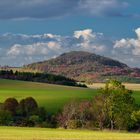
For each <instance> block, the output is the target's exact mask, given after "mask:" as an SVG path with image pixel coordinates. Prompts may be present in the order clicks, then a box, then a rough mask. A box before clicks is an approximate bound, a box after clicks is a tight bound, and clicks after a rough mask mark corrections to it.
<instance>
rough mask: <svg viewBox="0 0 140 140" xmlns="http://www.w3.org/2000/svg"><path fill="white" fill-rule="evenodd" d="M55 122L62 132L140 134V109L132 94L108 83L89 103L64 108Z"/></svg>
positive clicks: (119, 86) (73, 104)
mask: <svg viewBox="0 0 140 140" xmlns="http://www.w3.org/2000/svg"><path fill="white" fill-rule="evenodd" d="M58 120H59V121H58V122H59V125H60V126H61V127H64V128H74V129H77V128H87V129H100V130H103V129H110V130H114V129H115V130H131V131H132V130H133V131H140V105H138V104H136V102H135V99H134V98H133V96H132V91H131V90H128V89H126V88H125V86H124V85H122V84H121V82H118V81H116V80H110V81H108V82H107V83H106V85H105V88H102V89H100V91H99V93H98V95H96V96H95V97H94V98H93V99H92V100H90V101H89V100H87V101H81V102H77V101H72V102H70V103H68V104H66V105H65V106H64V108H63V111H62V112H61V113H60V114H59V116H58Z"/></svg>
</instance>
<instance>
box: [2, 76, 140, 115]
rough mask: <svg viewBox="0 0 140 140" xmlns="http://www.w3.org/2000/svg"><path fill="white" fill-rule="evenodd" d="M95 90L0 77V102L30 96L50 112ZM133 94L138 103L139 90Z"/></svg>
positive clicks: (95, 90)
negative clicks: (10, 98)
mask: <svg viewBox="0 0 140 140" xmlns="http://www.w3.org/2000/svg"><path fill="white" fill-rule="evenodd" d="M97 92H98V90H97V89H90V88H78V87H67V86H60V85H50V84H44V83H35V82H25V81H16V80H5V79H0V102H4V100H5V99H6V98H9V97H14V98H16V99H18V100H20V99H23V98H25V97H29V96H32V97H34V98H35V99H36V100H37V102H38V104H39V106H43V107H45V108H46V109H47V111H50V112H55V111H57V110H59V109H61V108H62V106H63V105H64V104H65V103H66V102H68V101H71V100H74V99H79V100H84V99H91V98H92V97H93V96H94V95H96V94H97ZM133 96H134V97H135V99H136V101H137V103H140V91H135V92H134V94H133Z"/></svg>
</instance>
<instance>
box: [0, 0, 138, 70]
mask: <svg viewBox="0 0 140 140" xmlns="http://www.w3.org/2000/svg"><path fill="white" fill-rule="evenodd" d="M139 7H140V0H4V1H0V65H1V66H5V65H9V66H16V67H17V66H22V65H26V64H29V63H33V62H38V61H43V60H47V59H50V58H55V57H57V56H58V55H60V54H62V53H65V52H69V51H88V52H93V53H96V54H99V55H102V56H106V57H110V58H113V59H116V60H119V61H121V62H123V63H126V64H127V65H128V66H130V67H139V68H140V8H139Z"/></svg>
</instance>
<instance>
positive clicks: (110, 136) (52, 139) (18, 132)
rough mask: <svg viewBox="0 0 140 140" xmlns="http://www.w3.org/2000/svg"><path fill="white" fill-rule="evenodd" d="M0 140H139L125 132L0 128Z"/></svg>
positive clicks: (132, 134) (138, 135) (139, 135)
mask: <svg viewBox="0 0 140 140" xmlns="http://www.w3.org/2000/svg"><path fill="white" fill-rule="evenodd" d="M0 140H140V134H138V133H127V132H109V131H89V130H64V129H46V128H16V127H0Z"/></svg>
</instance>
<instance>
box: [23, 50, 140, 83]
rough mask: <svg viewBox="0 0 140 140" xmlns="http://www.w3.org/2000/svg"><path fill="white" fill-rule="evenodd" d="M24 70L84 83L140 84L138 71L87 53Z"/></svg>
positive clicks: (64, 55) (80, 52)
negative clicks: (119, 82)
mask: <svg viewBox="0 0 140 140" xmlns="http://www.w3.org/2000/svg"><path fill="white" fill-rule="evenodd" d="M24 69H25V70H26V69H28V70H33V71H40V72H48V73H52V74H57V75H63V76H66V77H69V78H73V79H75V80H78V81H84V82H104V81H106V79H108V78H116V79H117V80H120V81H122V82H131V83H140V69H134V68H130V67H128V66H127V65H126V64H123V63H121V62H119V61H116V60H113V59H110V58H107V57H103V56H100V55H96V54H93V53H89V52H82V51H74V52H69V53H64V54H62V55H60V56H59V57H57V58H54V59H50V60H47V61H43V62H38V63H33V64H29V65H26V66H24Z"/></svg>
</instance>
